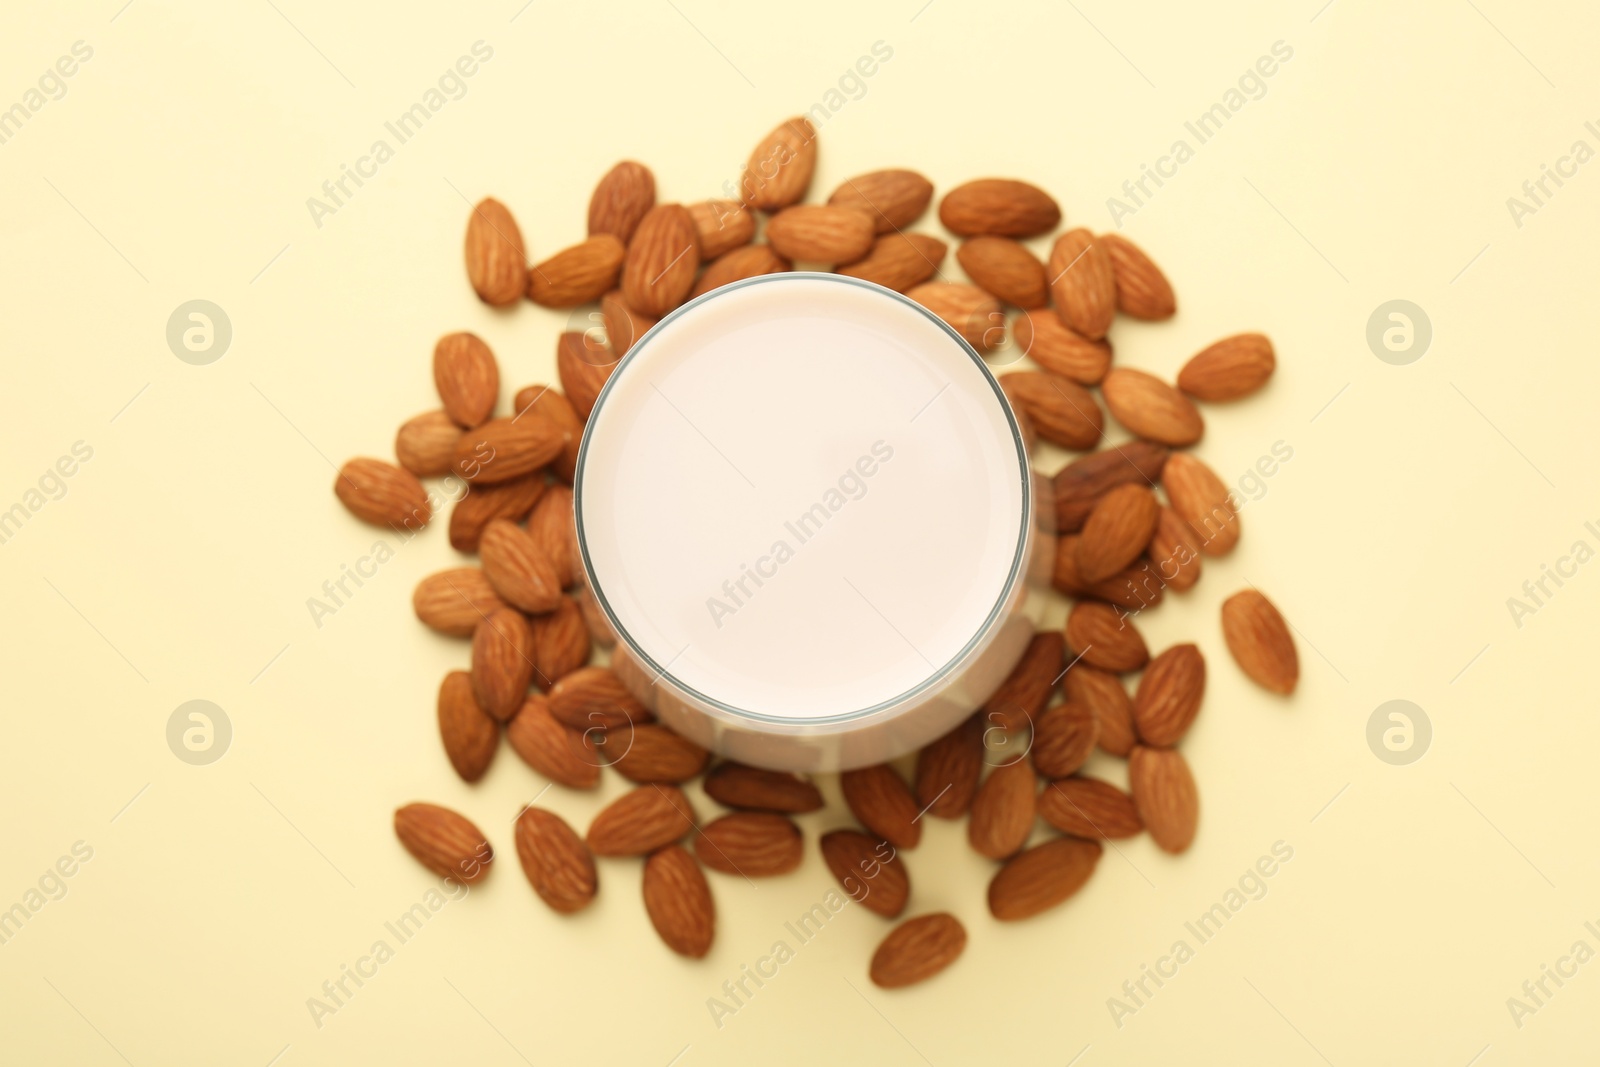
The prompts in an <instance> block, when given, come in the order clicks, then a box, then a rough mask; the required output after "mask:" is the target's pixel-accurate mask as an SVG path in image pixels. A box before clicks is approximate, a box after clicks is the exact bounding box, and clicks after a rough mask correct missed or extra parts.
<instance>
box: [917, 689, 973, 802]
mask: <svg viewBox="0 0 1600 1067" xmlns="http://www.w3.org/2000/svg"><path fill="white" fill-rule="evenodd" d="M983 728H984V727H983V716H982V715H981V713H980V714H975V715H971V716H968V717H967V718H966V719H963V720H962V721H961V723H960V724H959V725H957V726H956V728H955V729H954V730H951V731H950V732H949V733H947V734H945V735H944V736H943V737H941V738H939V739H938V740H937V741H934V742H932V743H931V744H928V745H925V746H924V747H923V749H922V751H921V752H918V753H917V771H916V778H915V790H916V794H917V804H918V805H919V806H920V807H922V808H923V809H924V810H926V811H927V813H928V814H929V815H933V816H935V817H937V818H940V819H959V818H960V817H961V816H963V815H965V814H966V813H967V809H968V808H969V807H971V806H972V797H973V794H974V793H976V792H977V791H978V778H979V776H980V775H981V774H982V773H983Z"/></svg>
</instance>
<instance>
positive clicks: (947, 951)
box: [869, 911, 967, 989]
mask: <svg viewBox="0 0 1600 1067" xmlns="http://www.w3.org/2000/svg"><path fill="white" fill-rule="evenodd" d="M966 947H967V931H966V928H965V927H963V926H962V925H961V921H960V920H959V919H957V918H956V917H955V916H954V915H951V914H949V913H948V912H942V911H941V912H935V913H934V914H932V915H918V916H917V917H916V918H915V919H907V920H906V921H905V922H903V923H901V924H900V925H899V926H897V927H895V928H894V929H893V930H891V931H890V932H889V936H888V937H886V938H884V939H883V942H882V943H881V944H879V945H878V949H877V951H876V952H874V953H873V954H872V966H871V969H870V971H869V973H870V974H871V976H872V984H873V985H876V986H879V987H880V988H883V989H900V988H902V987H904V986H908V985H915V984H917V983H918V982H923V981H927V980H928V979H929V978H932V977H933V976H934V975H936V974H938V973H939V972H940V971H942V970H944V969H945V968H946V967H948V966H950V965H951V964H952V963H954V962H955V961H956V959H957V957H959V956H960V955H961V951H962V950H963V949H965V948H966Z"/></svg>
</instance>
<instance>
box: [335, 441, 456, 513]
mask: <svg viewBox="0 0 1600 1067" xmlns="http://www.w3.org/2000/svg"><path fill="white" fill-rule="evenodd" d="M333 494H334V496H336V497H338V498H339V502H340V503H341V504H343V505H344V506H345V507H346V508H347V509H348V510H349V511H350V514H352V515H354V516H355V517H356V518H358V519H360V520H361V521H362V522H370V523H372V524H373V525H374V526H392V527H394V528H396V529H399V530H411V531H416V530H420V529H422V528H423V527H424V526H426V525H428V519H429V518H430V517H431V516H432V514H433V509H432V507H431V506H430V505H429V504H428V492H427V490H426V489H424V488H422V483H421V482H419V481H417V476H416V475H415V474H412V473H411V472H410V471H408V470H402V469H401V468H399V467H396V466H395V465H394V464H393V463H385V462H384V461H383V460H381V459H369V458H366V457H357V458H356V459H351V460H346V461H345V465H344V466H343V467H340V468H339V475H338V477H336V478H335V479H334V480H333Z"/></svg>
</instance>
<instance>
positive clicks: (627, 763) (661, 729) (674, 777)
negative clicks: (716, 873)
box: [611, 723, 720, 869]
mask: <svg viewBox="0 0 1600 1067" xmlns="http://www.w3.org/2000/svg"><path fill="white" fill-rule="evenodd" d="M623 743H624V744H626V745H627V750H626V751H624V752H623V753H622V755H620V756H617V757H615V758H614V759H613V760H612V761H611V766H612V767H613V768H614V769H615V770H616V771H617V773H618V774H620V775H622V776H623V777H624V778H626V779H628V781H630V782H672V783H674V784H677V783H681V782H687V781H688V780H689V779H691V778H693V777H695V776H696V775H698V774H699V773H700V772H701V771H703V770H705V769H706V764H707V763H709V762H710V761H711V753H709V752H707V751H706V750H705V749H703V748H701V747H700V746H699V745H697V744H695V743H694V742H693V741H690V740H689V739H688V738H686V737H681V736H679V735H678V734H675V733H673V732H672V731H671V730H669V729H667V728H666V727H665V726H660V725H657V724H655V723H641V724H639V725H637V726H635V727H634V728H633V729H632V730H631V731H629V732H627V734H626V739H625V740H624V742H623ZM707 866H715V864H710V863H708V864H707ZM719 869H720V868H719Z"/></svg>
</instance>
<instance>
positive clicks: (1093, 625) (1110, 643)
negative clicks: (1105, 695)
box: [1066, 600, 1150, 674]
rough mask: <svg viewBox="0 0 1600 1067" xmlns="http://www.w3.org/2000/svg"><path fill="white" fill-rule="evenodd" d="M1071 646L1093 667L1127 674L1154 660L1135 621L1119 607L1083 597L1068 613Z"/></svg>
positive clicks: (1071, 648)
mask: <svg viewBox="0 0 1600 1067" xmlns="http://www.w3.org/2000/svg"><path fill="white" fill-rule="evenodd" d="M1066 633H1067V649H1068V651H1069V653H1070V654H1071V655H1072V656H1074V657H1079V658H1081V660H1082V661H1083V662H1084V663H1087V664H1088V665H1089V666H1091V667H1099V668H1100V669H1101V670H1103V671H1114V672H1116V673H1118V674H1125V673H1127V672H1128V671H1136V670H1138V669H1139V668H1140V667H1143V666H1144V665H1145V664H1146V663H1147V662H1149V660H1150V651H1149V649H1148V648H1146V647H1145V643H1144V638H1143V637H1142V636H1140V634H1139V631H1138V630H1137V629H1136V628H1135V627H1134V625H1133V620H1132V619H1130V618H1124V617H1123V615H1122V613H1121V612H1120V611H1118V610H1117V609H1116V608H1113V607H1111V606H1110V605H1107V604H1097V603H1095V602H1094V601H1092V600H1080V601H1079V602H1078V603H1076V604H1074V605H1073V606H1072V611H1071V613H1070V614H1068V615H1067V630H1066Z"/></svg>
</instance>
